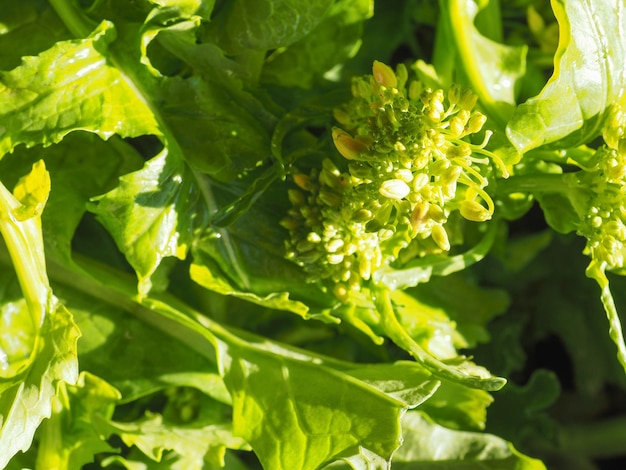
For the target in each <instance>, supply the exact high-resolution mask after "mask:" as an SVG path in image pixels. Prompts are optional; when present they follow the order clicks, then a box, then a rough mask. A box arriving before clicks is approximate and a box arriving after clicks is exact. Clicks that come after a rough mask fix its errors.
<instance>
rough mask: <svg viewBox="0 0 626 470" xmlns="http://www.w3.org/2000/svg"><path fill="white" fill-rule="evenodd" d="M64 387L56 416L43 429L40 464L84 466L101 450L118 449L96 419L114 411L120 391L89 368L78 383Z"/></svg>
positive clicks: (57, 403)
mask: <svg viewBox="0 0 626 470" xmlns="http://www.w3.org/2000/svg"><path fill="white" fill-rule="evenodd" d="M61 390H62V392H61V393H60V395H59V397H58V400H57V401H55V403H54V405H53V412H52V417H51V418H50V419H49V420H47V421H45V422H44V423H43V424H42V426H41V430H40V432H39V446H38V451H37V468H58V469H70V468H82V467H83V465H85V464H87V463H90V462H92V461H93V460H94V456H95V455H96V454H97V453H99V452H111V451H113V450H114V449H113V447H111V446H110V445H109V444H108V443H107V442H106V440H105V439H104V437H103V435H102V434H101V433H100V432H99V430H98V429H96V428H95V427H94V425H93V423H94V421H95V420H96V419H97V418H100V419H103V418H110V417H111V416H112V415H113V410H114V408H115V403H116V402H117V401H118V400H119V399H120V393H119V391H117V390H116V389H115V388H114V387H112V386H111V385H109V384H108V383H106V382H105V381H104V380H102V379H100V378H98V377H96V376H94V375H92V374H89V373H85V372H83V373H81V374H80V376H79V378H78V381H77V383H76V385H70V386H62V387H61Z"/></svg>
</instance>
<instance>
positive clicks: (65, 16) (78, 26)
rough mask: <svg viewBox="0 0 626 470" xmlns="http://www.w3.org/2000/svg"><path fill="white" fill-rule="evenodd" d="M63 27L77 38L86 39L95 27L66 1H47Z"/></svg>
mask: <svg viewBox="0 0 626 470" xmlns="http://www.w3.org/2000/svg"><path fill="white" fill-rule="evenodd" d="M49 1H50V5H51V6H52V8H53V9H54V11H55V12H56V14H57V15H59V18H61V21H62V22H63V24H65V27H66V28H67V29H68V30H69V31H70V33H72V34H73V35H74V36H75V37H77V38H86V37H87V36H89V33H91V31H93V30H94V29H95V27H96V26H97V25H96V24H94V23H93V22H91V21H89V20H87V19H86V18H85V17H84V16H83V15H80V14H79V13H77V11H76V7H74V6H72V5H71V4H70V2H68V0H49Z"/></svg>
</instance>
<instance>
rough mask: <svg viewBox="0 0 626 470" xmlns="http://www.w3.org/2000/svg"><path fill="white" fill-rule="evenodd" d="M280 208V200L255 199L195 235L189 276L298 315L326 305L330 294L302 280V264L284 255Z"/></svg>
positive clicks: (226, 292) (212, 287)
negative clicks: (227, 221) (220, 224)
mask: <svg viewBox="0 0 626 470" xmlns="http://www.w3.org/2000/svg"><path fill="white" fill-rule="evenodd" d="M272 209H273V210H272ZM282 213H283V212H282V208H281V206H278V207H277V208H273V207H271V206H265V207H264V206H263V205H262V204H258V205H257V206H256V207H255V210H252V211H248V212H246V213H245V214H243V215H242V216H241V217H240V218H239V219H238V220H236V221H235V222H234V223H233V224H231V225H229V226H228V227H225V228H223V229H220V230H218V231H216V232H215V233H213V234H208V235H207V236H205V237H203V238H202V239H200V240H199V241H198V243H196V245H195V246H194V248H195V249H194V252H193V257H194V260H193V263H192V265H191V268H190V273H191V278H192V279H193V280H194V281H195V282H197V283H198V284H200V285H201V286H203V287H205V288H207V289H209V290H212V291H215V292H218V293H220V294H224V295H232V296H235V297H238V298H242V299H245V300H248V301H251V302H254V303H258V304H260V305H265V306H267V307H270V308H276V309H281V310H288V311H291V312H294V313H296V314H298V315H302V316H308V315H309V314H315V313H317V311H318V310H319V309H320V308H323V307H326V306H325V305H324V302H329V301H330V300H329V298H328V295H327V294H326V293H324V292H323V291H322V289H321V286H319V285H317V284H310V283H307V280H306V275H305V274H304V273H303V272H302V270H301V269H300V268H299V267H298V266H296V265H295V264H294V263H292V262H290V261H288V260H286V259H285V258H284V254H283V250H284V248H283V247H282V240H283V239H284V237H285V232H284V229H283V228H282V227H281V226H280V225H279V224H278V221H279V220H280V217H281V214H282ZM250 227H255V230H250ZM305 301H306V303H304V302H305ZM312 308H313V311H311V312H309V310H310V309H312Z"/></svg>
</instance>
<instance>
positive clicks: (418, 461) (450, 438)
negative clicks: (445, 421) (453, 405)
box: [392, 411, 546, 470]
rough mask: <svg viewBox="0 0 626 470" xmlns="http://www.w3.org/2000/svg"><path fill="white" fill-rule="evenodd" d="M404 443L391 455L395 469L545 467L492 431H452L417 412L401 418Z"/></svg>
mask: <svg viewBox="0 0 626 470" xmlns="http://www.w3.org/2000/svg"><path fill="white" fill-rule="evenodd" d="M402 427H403V437H404V444H403V445H402V447H401V448H400V449H399V450H398V452H397V453H396V454H395V455H394V458H393V461H392V468H393V469H394V470H395V469H399V470H402V469H410V468H420V469H446V470H449V469H471V468H484V469H494V470H495V469H497V470H506V469H511V470H545V468H546V467H545V466H544V465H543V463H541V462H540V461H539V460H535V459H532V458H530V457H527V456H525V455H523V454H521V453H519V452H518V451H517V450H516V449H515V448H514V447H513V445H512V444H511V443H509V442H507V441H505V440H503V439H500V438H499V437H497V436H494V435H492V434H481V433H475V432H467V431H453V430H451V429H447V428H444V427H443V426H439V425H437V424H434V423H433V422H432V421H431V420H430V419H428V417H427V416H426V415H424V414H422V413H420V412H416V411H413V412H408V413H407V414H406V415H405V416H404V418H403V420H402Z"/></svg>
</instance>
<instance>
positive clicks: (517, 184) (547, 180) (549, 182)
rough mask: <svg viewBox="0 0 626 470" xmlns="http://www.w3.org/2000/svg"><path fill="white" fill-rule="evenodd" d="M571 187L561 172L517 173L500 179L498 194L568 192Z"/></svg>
mask: <svg viewBox="0 0 626 470" xmlns="http://www.w3.org/2000/svg"><path fill="white" fill-rule="evenodd" d="M569 189H570V187H569V185H568V184H567V182H566V181H564V180H563V175H562V174H560V173H554V174H536V173H533V174H532V175H515V176H511V177H509V178H508V179H502V180H498V190H497V192H498V194H500V195H504V194H511V193H531V194H538V193H567V192H568V191H569Z"/></svg>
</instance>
